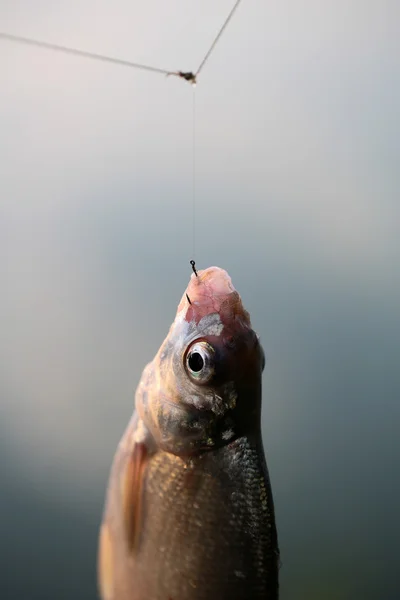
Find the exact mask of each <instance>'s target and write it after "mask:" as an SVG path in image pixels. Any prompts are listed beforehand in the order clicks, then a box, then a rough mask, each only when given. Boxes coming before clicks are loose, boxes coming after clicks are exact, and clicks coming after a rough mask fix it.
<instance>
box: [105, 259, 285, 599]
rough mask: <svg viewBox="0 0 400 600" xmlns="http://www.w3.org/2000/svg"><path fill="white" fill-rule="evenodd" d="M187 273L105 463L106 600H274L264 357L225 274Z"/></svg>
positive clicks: (212, 270)
mask: <svg viewBox="0 0 400 600" xmlns="http://www.w3.org/2000/svg"><path fill="white" fill-rule="evenodd" d="M193 270H194V273H193V274H192V275H191V278H190V281H189V284H188V286H187V288H186V290H185V292H184V294H183V296H182V299H181V301H180V303H179V305H178V309H177V313H176V317H175V320H174V322H173V323H172V325H171V327H170V330H169V333H168V335H167V337H166V338H165V340H164V342H163V343H162V345H161V347H160V349H159V350H158V352H157V354H156V356H155V358H154V359H153V361H152V362H150V363H149V364H148V365H147V366H146V367H145V369H144V371H143V374H142V377H141V380H140V382H139V385H138V387H137V390H136V394H135V408H134V412H133V415H132V417H131V419H130V422H129V424H128V426H127V428H126V430H125V433H124V434H123V436H122V439H121V441H120V443H119V446H118V448H117V451H116V454H115V457H114V460H113V463H112V466H111V472H110V477H109V485H108V489H107V494H106V500H105V507H104V512H103V517H102V522H101V526H100V533H99V544H98V585H99V592H100V596H101V598H102V600H206V599H207V600H259V599H260V600H261V599H263V600H277V599H278V597H279V576H278V575H279V567H280V552H279V546H278V535H277V527H276V522H275V510H274V502H273V496H272V489H271V484H270V478H269V473H268V468H267V463H266V458H265V453H264V447H263V440H262V433H261V404H262V382H261V378H262V372H263V370H264V366H265V356H264V351H263V349H262V346H261V343H260V339H259V336H258V335H257V334H256V332H255V331H254V330H253V328H252V325H251V321H250V315H249V313H248V312H247V311H246V310H245V309H244V307H243V303H242V300H241V297H240V295H239V293H238V292H237V291H236V289H235V288H234V286H233V284H232V281H231V278H230V276H229V275H228V273H227V272H226V271H225V270H223V269H221V268H219V267H209V268H207V269H204V270H199V271H196V270H195V269H193Z"/></svg>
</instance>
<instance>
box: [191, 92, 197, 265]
mask: <svg viewBox="0 0 400 600" xmlns="http://www.w3.org/2000/svg"><path fill="white" fill-rule="evenodd" d="M192 119H193V123H192V139H193V154H192V178H193V180H192V219H193V223H192V236H193V254H192V256H193V259H196V88H195V87H194V88H193V112H192Z"/></svg>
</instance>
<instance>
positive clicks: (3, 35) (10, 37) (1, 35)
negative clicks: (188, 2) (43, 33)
mask: <svg viewBox="0 0 400 600" xmlns="http://www.w3.org/2000/svg"><path fill="white" fill-rule="evenodd" d="M240 2H241V0H236V2H235V4H234V5H233V7H232V9H231V11H230V13H229V14H228V16H227V18H226V19H225V21H224V23H223V25H222V27H221V28H220V29H219V31H218V33H217V35H216V36H215V38H214V40H213V42H212V44H211V46H210V47H209V49H208V50H207V52H206V54H205V55H204V58H203V59H202V61H201V63H200V65H199V67H198V69H197V71H195V72H194V73H193V72H192V71H168V70H166V69H163V68H159V67H153V66H150V65H143V64H141V63H135V62H132V61H129V60H125V59H120V58H115V57H112V56H107V55H104V54H97V53H96V52H88V51H86V50H80V49H78V48H71V47H69V46H62V45H60V44H53V43H49V42H43V41H41V40H36V39H33V38H28V37H24V36H20V35H15V34H11V33H7V32H2V31H0V39H3V40H5V41H8V42H16V43H20V44H25V45H28V46H35V47H37V48H43V49H45V50H53V51H55V52H63V53H64V54H70V55H73V56H79V57H81V58H89V59H92V60H98V61H102V62H107V63H112V64H115V65H120V66H124V67H131V68H134V69H141V70H144V71H151V72H153V73H160V74H162V75H166V76H167V77H168V76H170V75H173V76H175V77H179V78H181V79H183V80H185V81H187V82H188V83H191V84H192V86H193V88H195V87H196V84H197V77H198V75H199V73H200V71H201V70H202V69H203V67H204V65H205V64H206V62H207V61H208V59H209V58H210V55H211V53H212V52H213V50H214V48H215V46H216V45H217V43H218V41H219V40H220V38H221V36H222V34H223V32H224V31H225V29H226V27H227V25H228V23H229V21H230V20H231V19H232V17H233V14H234V13H235V11H236V9H237V7H238V6H239V4H240ZM192 144H193V147H192V261H193V260H194V259H195V257H196V102H195V89H193V109H192Z"/></svg>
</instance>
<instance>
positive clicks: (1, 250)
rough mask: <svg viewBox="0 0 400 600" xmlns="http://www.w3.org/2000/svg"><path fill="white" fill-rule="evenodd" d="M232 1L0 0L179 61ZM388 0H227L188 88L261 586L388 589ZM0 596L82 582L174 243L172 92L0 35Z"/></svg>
mask: <svg viewBox="0 0 400 600" xmlns="http://www.w3.org/2000/svg"><path fill="white" fill-rule="evenodd" d="M230 7H231V1H230V0H218V2H217V1H216V0H202V1H201V2H200V1H197V0H196V1H195V0H191V1H190V2H188V1H187V0H170V1H169V2H163V1H162V0H148V1H146V2H138V1H134V2H132V1H130V2H127V1H122V0H119V1H115V2H113V3H109V2H103V1H102V2H94V0H80V1H79V2H77V1H76V2H66V1H65V0H60V1H59V2H58V3H57V4H55V3H54V2H49V0H44V1H43V2H38V1H36V0H35V1H33V2H30V1H29V2H28V0H21V1H18V2H15V0H14V1H13V2H11V0H4V1H3V2H2V4H1V6H0V22H1V24H2V25H1V29H3V30H7V31H9V32H12V33H19V34H21V35H25V36H30V37H37V38H41V39H45V40H47V41H49V42H56V43H60V44H64V45H71V46H76V47H79V48H82V49H86V50H89V51H94V52H101V53H104V54H110V55H112V56H118V57H121V58H126V59H131V60H133V61H138V62H144V63H147V64H150V65H155V66H160V67H165V68H167V69H169V68H171V69H175V68H176V69H182V70H190V69H194V68H196V65H198V64H199V63H200V61H201V59H202V57H203V54H204V53H205V51H206V49H207V47H208V45H209V44H210V43H211V41H212V39H213V36H214V35H215V33H216V31H217V30H218V27H219V26H220V24H221V23H222V21H223V19H224V18H225V16H226V14H227V13H228V11H229V10H230ZM398 18H399V7H398V4H397V3H396V2H395V1H394V0H393V1H387V2H382V1H379V2H378V1H368V2H361V1H357V0H355V1H353V2H351V3H349V2H347V1H344V0H336V1H335V2H333V1H331V0H328V1H327V2H323V3H321V2H316V1H315V2H314V1H312V0H306V1H304V2H300V3H299V2H296V1H295V0H289V1H288V2H286V3H283V4H282V3H281V2H277V1H272V2H260V1H257V2H256V1H252V2H251V1H249V2H247V1H244V2H243V3H242V4H241V5H240V7H239V9H238V11H237V13H236V15H235V17H234V19H233V20H232V22H231V24H230V26H229V28H228V29H227V31H226V33H225V34H224V36H223V38H222V39H221V41H220V43H219V44H218V46H217V48H216V49H215V53H214V54H213V55H212V58H211V59H210V61H209V63H208V64H207V66H206V68H205V69H204V73H203V74H202V76H201V79H200V82H199V85H198V87H197V89H196V92H195V94H196V97H195V101H196V132H197V133H196V198H197V200H196V260H197V264H198V266H199V268H203V267H206V266H210V265H212V264H216V265H218V266H222V267H224V268H226V269H227V270H228V272H229V273H230V274H231V276H232V279H233V282H234V284H235V286H236V287H237V289H238V290H239V291H240V292H241V294H242V296H243V300H244V302H245V304H246V306H247V308H248V309H249V311H250V313H251V315H252V321H253V325H254V327H255V328H256V329H257V331H258V332H259V333H260V335H261V338H262V342H263V345H264V348H265V351H266V355H267V365H266V369H265V376H264V396H263V398H264V405H263V433H264V442H265V447H266V451H267V459H268V464H269V467H270V472H271V477H272V483H273V489H274V495H275V503H276V512H277V520H278V530H279V535H280V545H281V552H282V561H283V567H282V571H281V584H282V596H281V597H282V600H302V599H307V600H313V599H314V598H315V599H316V600H317V599H321V598H323V599H324V600H331V599H332V600H358V599H360V600H361V599H363V600H375V599H377V600H394V599H398V598H399V597H400V584H399V582H398V564H399V560H398V555H399V552H398V540H399V537H400V524H399V508H398V507H399V503H400V476H399V467H400V465H399V463H400V460H399V457H400V435H399V434H400V425H399V423H400V371H399V355H400V310H399V300H400V293H399V292H400V271H399V260H400V243H399V224H400V207H399V194H398V191H399V183H400V181H399V180H400V177H399V168H398V157H399V151H400V148H399V145H400V144H399V133H400V132H399V120H398V115H399V106H400V84H399V70H398V56H399V52H400V48H399V46H400V42H399V37H398ZM0 76H1V101H0V132H1V134H0V182H1V195H0V257H1V259H0V281H1V294H0V315H1V336H0V451H1V457H2V459H1V461H0V481H1V490H0V515H1V517H0V532H1V535H0V565H1V566H0V571H1V578H0V579H1V583H0V588H1V589H0V597H1V598H2V599H4V600H17V599H18V600H54V598H57V599H58V600H69V599H71V600H72V599H73V600H77V599H79V600H80V599H82V600H95V598H96V579H95V578H96V576H95V562H96V545H97V531H98V524H99V520H100V516H101V511H102V505H103V498H104V491H105V486H106V481H107V477H108V471H109V467H110V463H111V460H112V456H113V453H114V450H115V448H116V445H117V443H118V440H119V437H120V435H121V433H122V431H123V429H124V428H125V425H126V423H127V420H128V418H129V416H130V414H131V411H132V406H133V393H134V389H135V387H136V385H137V383H138V380H139V377H140V373H141V371H142V369H143V367H144V365H145V364H146V362H147V361H148V360H150V359H151V358H152V357H153V355H154V353H155V352H156V350H157V349H158V347H159V345H160V343H161V341H162V340H163V338H164V336H165V334H166V333H167V330H168V327H169V325H170V323H171V321H172V319H173V317H174V313H175V310H176V305H177V302H178V300H179V298H180V296H181V294H182V292H183V290H184V288H185V286H186V283H187V280H188V277H189V275H190V267H189V263H188V261H189V259H190V258H191V257H192V248H193V234H192V111H193V90H192V89H191V87H190V86H189V85H187V84H186V83H185V82H181V81H180V80H177V79H175V78H168V79H166V78H164V77H163V76H161V75H155V74H152V73H145V72H141V71H134V70H129V69H125V68H122V67H120V68H119V67H116V66H110V65H106V64H102V63H96V62H91V61H89V60H83V59H78V58H75V57H70V56H63V55H59V54H55V53H50V52H46V51H43V50H39V49H33V48H28V47H23V46H17V45H13V44H9V43H5V42H3V41H0Z"/></svg>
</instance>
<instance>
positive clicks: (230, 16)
mask: <svg viewBox="0 0 400 600" xmlns="http://www.w3.org/2000/svg"><path fill="white" fill-rule="evenodd" d="M240 1H241V0H236V2H235V4H234V6H233V8H232V10H231V12H230V13H229V15H228V16H227V18H226V20H225V23H224V24H223V25H222V27H221V29H220V30H219V32H218V34H217V37H216V38H215V40H214V41H213V43H212V44H211V46H210V49H209V50H208V52H207V54H206V55H205V57H204V58H203V60H202V61H201V63H200V66H199V68H198V69H197V71H196V74H195V77H197V75H198V74H199V73H200V71H201V69H202V68H203V67H204V65H205V63H206V62H207V60H208V58H209V56H210V54H211V52H212V51H213V50H214V48H215V46H216V45H217V42H218V40H219V39H220V37H221V35H222V34H223V32H224V31H225V29H226V26H227V25H228V23H229V21H230V20H231V19H232V17H233V13H234V12H235V10H236V9H237V7H238V6H239V4H240Z"/></svg>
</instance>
